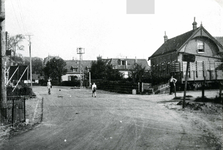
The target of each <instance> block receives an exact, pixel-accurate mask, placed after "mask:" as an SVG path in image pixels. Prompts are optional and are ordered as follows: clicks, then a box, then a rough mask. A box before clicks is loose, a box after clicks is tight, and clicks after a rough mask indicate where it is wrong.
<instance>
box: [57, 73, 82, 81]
mask: <svg viewBox="0 0 223 150" xmlns="http://www.w3.org/2000/svg"><path fill="white" fill-rule="evenodd" d="M75 76H76V77H77V78H78V79H79V78H80V75H79V74H65V75H63V76H62V77H61V78H62V80H61V81H62V82H63V81H71V77H75Z"/></svg>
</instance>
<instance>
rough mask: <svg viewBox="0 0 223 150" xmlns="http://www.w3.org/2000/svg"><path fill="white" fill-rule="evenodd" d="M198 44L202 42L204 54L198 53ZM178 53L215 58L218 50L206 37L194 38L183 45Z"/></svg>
mask: <svg viewBox="0 0 223 150" xmlns="http://www.w3.org/2000/svg"><path fill="white" fill-rule="evenodd" d="M198 42H203V44H204V45H203V47H204V52H199V51H198ZM180 52H185V53H190V54H194V55H199V56H208V57H214V56H217V53H218V52H219V49H218V47H217V45H216V44H215V43H214V42H213V41H212V40H211V39H209V38H207V37H195V38H194V39H192V40H190V41H189V42H188V44H187V45H185V46H184V47H183V48H182V49H181V50H180Z"/></svg>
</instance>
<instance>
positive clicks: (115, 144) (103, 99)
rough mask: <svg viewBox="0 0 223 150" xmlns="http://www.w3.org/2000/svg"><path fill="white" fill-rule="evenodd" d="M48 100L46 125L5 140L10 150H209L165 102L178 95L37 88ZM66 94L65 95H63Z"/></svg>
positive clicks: (46, 104) (44, 122) (198, 135)
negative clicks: (94, 95)
mask: <svg viewBox="0 0 223 150" xmlns="http://www.w3.org/2000/svg"><path fill="white" fill-rule="evenodd" d="M33 89H34V92H35V93H36V94H37V95H38V96H40V97H43V98H44V116H43V117H44V118H43V122H42V123H41V124H39V125H38V126H36V127H35V128H34V129H33V130H31V131H29V132H26V133H23V134H21V135H17V136H15V137H12V138H10V139H9V140H8V141H6V142H5V143H4V144H3V145H2V147H0V149H5V150H13V149H15V150H45V149H49V150H51V149H52V150H62V149H63V150H105V149H106V150H107V149H108V150H113V149H117V150H125V149H128V150H141V149H142V150H145V149H148V150H153V149H159V150H160V149H165V150H167V149H171V150H177V149H185V150H188V149H210V147H209V145H208V144H207V143H206V142H205V141H203V140H202V138H201V137H202V133H201V132H200V131H199V130H197V129H195V128H194V127H193V126H192V125H191V123H190V122H188V121H187V119H185V118H183V117H182V116H181V115H180V114H179V113H177V111H174V110H170V109H167V108H166V107H165V106H164V105H163V103H162V102H161V101H167V100H171V99H172V98H173V95H167V94H166V95H165V94H162V95H130V94H117V93H110V92H105V91H97V98H93V97H91V91H90V89H71V88H69V87H53V89H52V94H51V95H48V94H47V89H46V87H34V88H33ZM59 89H61V90H59Z"/></svg>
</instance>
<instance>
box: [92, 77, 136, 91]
mask: <svg viewBox="0 0 223 150" xmlns="http://www.w3.org/2000/svg"><path fill="white" fill-rule="evenodd" d="M93 81H94V82H95V83H96V85H97V88H98V89H101V90H105V91H110V92H117V93H124V94H131V93H132V89H137V88H138V84H134V83H133V82H128V81H124V80H120V81H108V80H93ZM92 83H93V82H92Z"/></svg>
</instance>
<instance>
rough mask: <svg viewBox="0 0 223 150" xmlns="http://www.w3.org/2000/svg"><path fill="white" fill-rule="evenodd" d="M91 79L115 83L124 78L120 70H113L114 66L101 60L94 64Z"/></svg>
mask: <svg viewBox="0 0 223 150" xmlns="http://www.w3.org/2000/svg"><path fill="white" fill-rule="evenodd" d="M91 77H92V79H106V80H113V81H115V80H120V79H122V78H123V76H122V74H121V73H120V72H119V71H118V70H115V69H113V66H112V65H110V64H106V63H105V62H104V61H103V60H101V59H99V60H97V61H93V62H92V64H91Z"/></svg>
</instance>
